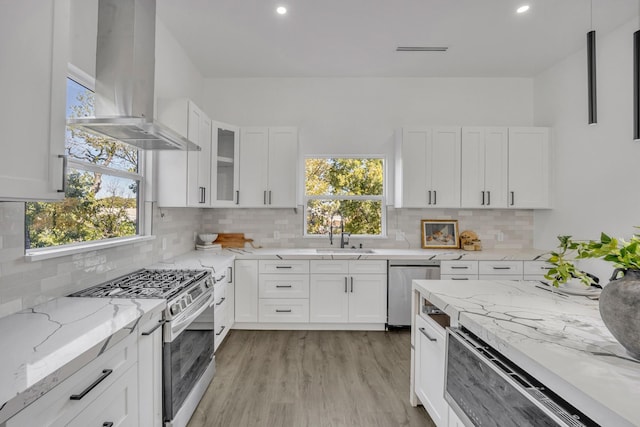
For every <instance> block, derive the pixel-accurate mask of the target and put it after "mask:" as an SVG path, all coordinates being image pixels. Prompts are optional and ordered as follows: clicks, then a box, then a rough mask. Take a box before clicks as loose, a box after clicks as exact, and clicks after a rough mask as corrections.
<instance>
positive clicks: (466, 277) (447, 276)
mask: <svg viewBox="0 0 640 427" xmlns="http://www.w3.org/2000/svg"><path fill="white" fill-rule="evenodd" d="M440 279H442V280H478V275H477V274H441V275H440Z"/></svg>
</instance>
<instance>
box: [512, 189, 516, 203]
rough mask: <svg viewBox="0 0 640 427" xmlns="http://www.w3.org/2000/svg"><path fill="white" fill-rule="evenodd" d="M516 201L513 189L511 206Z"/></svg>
mask: <svg viewBox="0 0 640 427" xmlns="http://www.w3.org/2000/svg"><path fill="white" fill-rule="evenodd" d="M515 203H516V195H515V192H514V191H511V206H513V205H514V204H515Z"/></svg>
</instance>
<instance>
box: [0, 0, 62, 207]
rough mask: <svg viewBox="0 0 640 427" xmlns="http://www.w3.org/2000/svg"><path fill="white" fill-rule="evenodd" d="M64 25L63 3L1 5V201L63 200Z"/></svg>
mask: <svg viewBox="0 0 640 427" xmlns="http://www.w3.org/2000/svg"><path fill="white" fill-rule="evenodd" d="M69 21H70V18H69V1H66V0H62V1H52V2H41V1H38V0H26V1H20V2H11V3H7V2H5V3H4V4H3V7H2V25H1V26H0V45H1V47H0V52H2V63H3V66H2V67H0V88H1V93H2V103H1V104H0V128H1V129H2V150H3V151H2V157H0V200H60V199H62V198H63V197H64V193H63V192H59V191H58V190H62V182H63V177H64V171H63V170H62V159H61V158H59V157H58V156H61V155H64V154H65V150H64V144H65V124H66V114H65V107H66V77H67V61H68V39H69V28H70V25H69ZM17 35H23V36H19V37H17Z"/></svg>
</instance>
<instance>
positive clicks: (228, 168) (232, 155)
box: [211, 121, 240, 206]
mask: <svg viewBox="0 0 640 427" xmlns="http://www.w3.org/2000/svg"><path fill="white" fill-rule="evenodd" d="M212 133H213V135H212V136H213V138H212V140H213V147H212V148H213V150H212V162H211V164H212V165H213V169H214V170H213V171H212V174H211V180H212V181H213V182H212V183H211V184H212V185H211V187H212V189H213V195H212V196H213V197H212V199H211V205H212V206H233V205H236V204H237V203H238V197H239V187H238V184H239V173H240V169H239V161H238V156H239V148H240V147H239V141H240V132H239V129H238V127H236V126H232V125H228V124H225V123H220V122H215V121H214V122H213V132H212Z"/></svg>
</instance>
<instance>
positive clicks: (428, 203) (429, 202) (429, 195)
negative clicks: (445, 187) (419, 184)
mask: <svg viewBox="0 0 640 427" xmlns="http://www.w3.org/2000/svg"><path fill="white" fill-rule="evenodd" d="M428 193H429V203H427V204H428V205H430V204H431V190H429V191H428Z"/></svg>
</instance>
